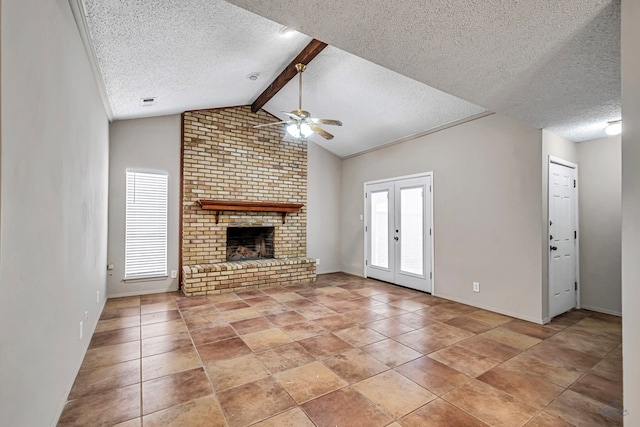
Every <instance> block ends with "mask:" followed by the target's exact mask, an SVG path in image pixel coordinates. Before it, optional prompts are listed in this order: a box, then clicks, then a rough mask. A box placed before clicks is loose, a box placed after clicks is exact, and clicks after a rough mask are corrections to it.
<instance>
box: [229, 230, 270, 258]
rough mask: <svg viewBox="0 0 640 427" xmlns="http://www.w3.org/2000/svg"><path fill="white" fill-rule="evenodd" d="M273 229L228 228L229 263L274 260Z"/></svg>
mask: <svg viewBox="0 0 640 427" xmlns="http://www.w3.org/2000/svg"><path fill="white" fill-rule="evenodd" d="M273 235H274V228H273V227H229V228H227V261H244V260H251V259H261V258H273Z"/></svg>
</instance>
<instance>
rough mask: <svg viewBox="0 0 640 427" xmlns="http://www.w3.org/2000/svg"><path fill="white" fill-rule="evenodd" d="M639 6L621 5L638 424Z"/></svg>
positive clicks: (631, 421) (630, 332) (628, 278)
mask: <svg viewBox="0 0 640 427" xmlns="http://www.w3.org/2000/svg"><path fill="white" fill-rule="evenodd" d="M638 22H640V2H638V1H637V0H623V1H622V52H621V56H622V123H623V134H622V342H623V363H624V369H623V371H624V378H623V384H624V407H625V408H626V409H627V411H629V414H628V415H627V416H625V417H624V424H625V425H626V426H635V425H640V364H639V363H638V360H640V339H638V330H640V310H639V309H638V307H640V286H638V284H639V283H640V262H639V261H638V260H640V184H639V183H640V167H639V165H640V56H638V40H640V27H639V26H638Z"/></svg>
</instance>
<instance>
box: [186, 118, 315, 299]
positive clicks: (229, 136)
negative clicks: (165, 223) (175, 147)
mask: <svg viewBox="0 0 640 427" xmlns="http://www.w3.org/2000/svg"><path fill="white" fill-rule="evenodd" d="M274 120H277V119H275V118H274V117H273V116H271V115H270V114H268V113H266V112H264V111H262V110H261V111H259V112H258V113H252V112H251V110H250V109H249V107H233V108H224V109H215V110H199V111H189V112H186V113H184V114H183V117H182V126H183V140H182V157H183V161H182V194H183V197H182V247H181V251H182V252H181V260H182V281H181V286H182V291H183V292H184V293H185V294H186V295H207V294H216V293H220V292H225V291H237V290H240V289H248V288H255V287H265V286H273V285H286V284H290V283H299V282H310V281H313V280H315V277H316V266H315V260H313V259H310V258H307V257H306V231H307V230H306V225H307V224H306V222H307V221H306V218H307V215H306V198H307V193H306V192H307V147H306V143H300V142H285V141H282V133H281V129H279V128H277V127H276V128H271V127H266V128H259V129H254V128H253V125H255V124H259V123H268V122H271V121H274ZM256 205H258V207H256ZM283 206H284V207H286V209H285V208H283ZM290 206H295V208H289V207H290ZM238 233H239V234H238ZM230 236H231V237H230ZM238 236H240V237H238ZM229 244H231V246H232V248H231V249H230V248H229Z"/></svg>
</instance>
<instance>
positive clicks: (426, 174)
mask: <svg viewBox="0 0 640 427" xmlns="http://www.w3.org/2000/svg"><path fill="white" fill-rule="evenodd" d="M422 177H429V178H431V188H430V191H429V196H428V197H429V206H430V208H429V209H430V210H431V212H430V213H431V215H430V222H429V224H427V226H428V227H429V229H430V230H431V236H429V237H431V239H430V241H431V242H430V245H431V260H429V262H430V264H431V295H434V296H435V295H436V272H435V268H434V267H435V258H436V257H435V252H434V250H435V244H434V242H435V236H436V230H435V228H434V226H433V224H434V219H433V211H434V209H433V194H434V193H435V183H434V180H433V171H429V172H422V173H416V174H412V175H403V176H395V177H390V178H384V179H377V180H374V181H366V182H365V183H364V185H363V190H362V203H363V204H364V213H365V215H364V226H365V227H366V226H368V224H367V218H368V209H369V206H368V204H367V198H366V194H367V185H371V184H380V183H383V182H390V181H398V180H401V179H411V178H422ZM362 231H363V233H362V234H363V236H364V242H363V248H364V259H363V260H362V271H363V277H367V264H366V261H367V254H368V250H369V248H368V246H367V245H368V243H367V233H366V232H364V231H365V230H364V227H363V230H362Z"/></svg>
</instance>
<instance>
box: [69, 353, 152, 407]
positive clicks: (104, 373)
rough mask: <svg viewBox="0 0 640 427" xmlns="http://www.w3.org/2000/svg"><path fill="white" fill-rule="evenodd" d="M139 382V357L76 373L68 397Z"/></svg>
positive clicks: (100, 391) (71, 397)
mask: <svg viewBox="0 0 640 427" xmlns="http://www.w3.org/2000/svg"><path fill="white" fill-rule="evenodd" d="M139 382H140V360H139V359H135V360H129V361H127V362H120V363H116V364H113V365H106V366H100V367H98V368H94V369H87V370H83V371H80V372H79V373H78V376H77V377H76V381H75V382H74V384H73V387H72V388H71V392H70V393H69V397H68V399H69V400H73V399H77V398H79V397H81V396H85V395H88V394H96V393H104V392H105V391H107V390H111V389H114V388H120V387H125V386H128V385H131V384H137V383H139Z"/></svg>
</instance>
